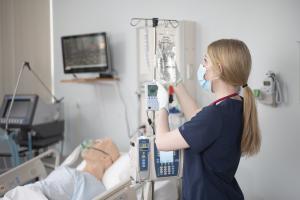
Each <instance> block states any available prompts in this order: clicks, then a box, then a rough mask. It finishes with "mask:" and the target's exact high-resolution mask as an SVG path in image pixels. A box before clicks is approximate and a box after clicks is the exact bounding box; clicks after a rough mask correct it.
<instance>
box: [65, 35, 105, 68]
mask: <svg viewBox="0 0 300 200" xmlns="http://www.w3.org/2000/svg"><path fill="white" fill-rule="evenodd" d="M62 52H63V63H64V72H65V73H80V72H81V73H82V72H101V71H102V72H103V71H106V70H108V68H109V56H108V47H107V38H106V34H105V33H93V34H85V35H74V36H65V37H62Z"/></svg>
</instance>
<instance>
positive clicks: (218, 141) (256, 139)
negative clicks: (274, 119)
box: [156, 39, 261, 200]
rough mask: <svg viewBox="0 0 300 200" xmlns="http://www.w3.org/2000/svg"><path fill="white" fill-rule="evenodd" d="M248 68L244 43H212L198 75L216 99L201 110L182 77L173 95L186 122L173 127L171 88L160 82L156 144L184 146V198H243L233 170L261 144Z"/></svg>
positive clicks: (166, 148) (168, 147) (173, 147)
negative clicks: (169, 119) (169, 109)
mask: <svg viewBox="0 0 300 200" xmlns="http://www.w3.org/2000/svg"><path fill="white" fill-rule="evenodd" d="M250 71H251V55H250V52H249V49H248V48H247V46H246V44H245V43H244V42H242V41H240V40H234V39H221V40H218V41H215V42H213V43H211V44H210V45H209V46H208V48H207V53H206V55H205V57H204V61H203V65H202V64H201V65H200V67H199V69H198V72H197V77H198V82H199V85H200V86H201V88H203V89H204V90H208V91H209V92H212V93H213V94H214V97H215V99H216V100H215V101H214V102H212V103H211V104H209V105H207V106H204V107H202V108H200V109H199V108H198V106H197V104H196V102H195V101H194V100H193V99H192V98H191V97H190V96H189V94H188V93H187V91H186V90H185V88H184V86H183V84H182V83H181V79H180V78H178V79H177V80H176V83H174V89H175V94H176V97H177V99H178V101H179V103H180V106H181V109H182V111H183V113H184V115H185V117H186V119H187V120H188V121H187V122H186V123H184V124H183V125H182V126H181V127H179V128H178V129H175V130H172V131H170V129H169V126H168V109H167V106H168V93H167V91H166V89H165V88H164V87H163V86H162V85H160V84H159V90H158V101H159V104H160V110H159V111H158V117H157V118H156V119H157V121H156V145H157V147H158V149H159V150H163V151H169V150H178V149H184V167H183V184H182V185H183V189H182V191H183V194H182V199H184V200H225V199H228V200H229V199H230V200H236V199H239V200H240V199H244V196H243V193H242V191H241V189H240V187H239V184H238V183H237V181H236V179H235V173H236V171H237V168H238V165H239V161H240V157H241V156H252V155H254V154H256V153H258V152H259V149H260V144H261V136H260V131H259V126H258V121H257V111H256V105H255V99H254V96H253V94H252V91H251V89H250V87H249V86H248V84H247V82H248V78H249V74H250ZM240 90H242V92H243V97H241V96H240V95H239V92H240Z"/></svg>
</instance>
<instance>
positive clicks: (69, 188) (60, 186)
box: [5, 167, 105, 200]
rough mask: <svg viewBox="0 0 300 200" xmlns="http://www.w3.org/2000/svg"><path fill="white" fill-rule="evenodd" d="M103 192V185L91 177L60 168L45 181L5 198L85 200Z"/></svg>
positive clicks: (24, 187)
mask: <svg viewBox="0 0 300 200" xmlns="http://www.w3.org/2000/svg"><path fill="white" fill-rule="evenodd" d="M104 191H105V187H104V185H103V183H102V182H101V181H98V180H97V179H96V178H95V177H94V176H93V175H91V174H89V173H86V172H81V171H77V170H76V169H71V168H69V167H60V168H58V169H56V170H54V171H53V172H52V173H51V174H50V175H49V176H48V177H47V178H46V179H44V180H41V181H38V182H36V183H33V184H28V185H25V186H23V187H17V188H15V189H13V190H11V191H10V192H8V193H7V194H6V195H5V197H6V199H14V200H18V199H22V200H29V199H30V200H31V199H36V198H38V197H37V196H40V195H43V196H44V199H49V200H86V199H92V198H93V197H94V196H96V195H97V194H99V193H102V192H104ZM23 193H24V194H25V195H26V198H27V196H28V199H26V198H24V194H23ZM30 193H32V194H30Z"/></svg>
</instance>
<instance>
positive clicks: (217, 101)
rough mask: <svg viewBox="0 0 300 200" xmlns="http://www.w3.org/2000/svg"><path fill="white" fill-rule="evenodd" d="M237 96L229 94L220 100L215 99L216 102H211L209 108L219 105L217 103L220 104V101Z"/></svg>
mask: <svg viewBox="0 0 300 200" xmlns="http://www.w3.org/2000/svg"><path fill="white" fill-rule="evenodd" d="M237 95H238V93H236V92H235V93H232V94H230V95H227V96H225V97H222V98H220V99H217V100H216V101H214V102H212V103H211V104H209V105H210V106H212V105H216V104H217V103H219V102H221V101H224V100H225V99H229V98H230V97H234V96H237Z"/></svg>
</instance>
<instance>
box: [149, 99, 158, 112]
mask: <svg viewBox="0 0 300 200" xmlns="http://www.w3.org/2000/svg"><path fill="white" fill-rule="evenodd" d="M158 108H159V104H158V101H157V97H153V96H150V97H148V109H149V110H158Z"/></svg>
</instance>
